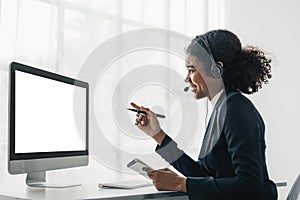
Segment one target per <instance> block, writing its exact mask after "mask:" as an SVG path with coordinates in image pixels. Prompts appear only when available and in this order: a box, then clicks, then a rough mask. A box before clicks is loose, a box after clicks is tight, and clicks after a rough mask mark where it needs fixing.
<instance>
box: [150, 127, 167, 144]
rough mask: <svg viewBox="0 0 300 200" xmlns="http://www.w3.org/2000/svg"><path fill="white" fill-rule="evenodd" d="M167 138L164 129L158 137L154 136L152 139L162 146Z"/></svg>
mask: <svg viewBox="0 0 300 200" xmlns="http://www.w3.org/2000/svg"><path fill="white" fill-rule="evenodd" d="M165 137H166V133H165V132H164V131H163V130H162V129H161V130H160V131H159V132H158V133H157V134H156V135H154V136H152V138H153V139H154V140H155V141H156V142H157V144H158V145H161V143H162V141H163V140H164V138H165Z"/></svg>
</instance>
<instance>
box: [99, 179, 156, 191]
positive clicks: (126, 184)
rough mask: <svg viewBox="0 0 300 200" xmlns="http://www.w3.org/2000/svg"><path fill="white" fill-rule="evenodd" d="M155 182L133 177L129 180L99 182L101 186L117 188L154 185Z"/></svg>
mask: <svg viewBox="0 0 300 200" xmlns="http://www.w3.org/2000/svg"><path fill="white" fill-rule="evenodd" d="M152 185H153V183H152V181H150V180H140V179H133V180H127V181H115V182H107V183H99V184H98V187H99V188H115V189H134V188H140V187H147V186H152Z"/></svg>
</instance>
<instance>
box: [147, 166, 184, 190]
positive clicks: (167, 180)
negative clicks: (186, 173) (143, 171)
mask: <svg viewBox="0 0 300 200" xmlns="http://www.w3.org/2000/svg"><path fill="white" fill-rule="evenodd" d="M147 174H148V176H149V177H150V178H151V179H152V180H153V184H154V186H155V187H156V188H157V189H158V190H167V191H180V192H186V178H185V177H182V176H179V175H178V174H176V173H175V172H173V171H172V170H170V169H168V168H165V169H159V170H153V171H150V172H148V173H147Z"/></svg>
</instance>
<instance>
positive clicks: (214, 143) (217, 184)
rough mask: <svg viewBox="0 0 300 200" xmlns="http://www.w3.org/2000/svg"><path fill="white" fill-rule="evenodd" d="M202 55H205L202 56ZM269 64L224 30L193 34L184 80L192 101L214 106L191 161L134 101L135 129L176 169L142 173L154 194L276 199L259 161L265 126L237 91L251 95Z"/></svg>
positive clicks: (262, 156)
mask: <svg viewBox="0 0 300 200" xmlns="http://www.w3.org/2000/svg"><path fill="white" fill-rule="evenodd" d="M203 51H206V56H203ZM270 62H271V60H270V59H268V58H266V57H265V55H264V53H263V52H262V51H261V50H259V49H257V48H255V47H250V46H249V47H244V48H242V46H241V43H240V41H239V39H238V37H237V36H236V35H235V34H233V33H232V32H230V31H227V30H214V31H210V32H207V33H205V34H204V35H200V36H197V37H196V38H195V39H194V40H193V41H192V43H191V44H190V45H189V47H188V48H187V63H186V67H187V70H188V74H187V77H186V80H185V81H186V82H187V83H189V85H190V88H191V91H192V92H193V93H194V96H195V98H196V99H201V98H205V97H207V98H208V99H209V100H210V101H211V103H212V104H213V106H214V109H213V111H212V114H211V117H210V120H209V123H208V125H207V129H206V133H205V136H204V139H203V143H202V146H201V151H200V154H199V159H198V161H194V160H193V159H191V158H190V157H189V156H188V155H186V154H185V153H184V152H183V151H182V150H180V149H179V148H178V147H177V144H176V142H174V141H173V140H172V139H171V138H170V137H169V136H168V135H167V134H166V133H165V132H164V131H163V130H162V129H161V128H160V125H159V123H158V120H157V118H156V116H155V114H154V113H153V112H152V111H151V110H149V109H147V108H145V107H143V106H138V105H136V104H135V103H131V105H132V106H133V107H134V108H136V109H141V110H143V111H145V112H146V113H147V115H142V114H138V115H137V119H136V126H137V127H138V128H140V129H141V130H142V131H143V132H145V133H146V134H148V135H150V136H151V137H152V138H153V139H154V140H156V142H157V143H158V146H157V148H156V152H157V153H159V154H160V155H161V156H162V157H163V158H164V159H166V160H167V161H168V162H169V163H170V164H171V165H173V166H174V167H175V168H176V169H177V170H178V171H180V172H181V173H182V174H183V175H184V177H182V176H178V175H177V174H175V173H174V172H172V171H171V170H169V169H161V170H154V171H151V172H148V175H149V176H150V177H151V178H152V179H153V183H154V185H155V187H156V188H157V189H158V190H173V191H182V192H186V193H187V194H188V196H189V198H190V199H205V200H206V199H222V200H224V199H228V200H229V199H230V200H233V199H239V200H241V199H251V200H260V199H261V200H269V199H277V190H276V186H275V184H274V183H273V182H272V181H271V180H270V179H269V176H268V171H267V166H266V160H265V148H266V146H265V139H264V134H265V126H264V122H263V119H262V117H261V116H260V114H259V112H258V111H257V110H256V108H255V107H254V105H253V104H252V103H251V102H250V100H249V99H247V98H246V97H245V96H243V95H242V94H241V93H246V94H252V93H255V92H257V91H258V89H260V88H261V86H262V83H267V82H268V79H269V78H271V74H270V69H271V66H270Z"/></svg>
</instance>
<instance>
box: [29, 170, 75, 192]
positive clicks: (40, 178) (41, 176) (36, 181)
mask: <svg viewBox="0 0 300 200" xmlns="http://www.w3.org/2000/svg"><path fill="white" fill-rule="evenodd" d="M26 185H28V186H30V187H42V188H69V187H76V186H80V185H81V184H73V185H57V184H48V183H46V171H44V172H30V173H27V176H26Z"/></svg>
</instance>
